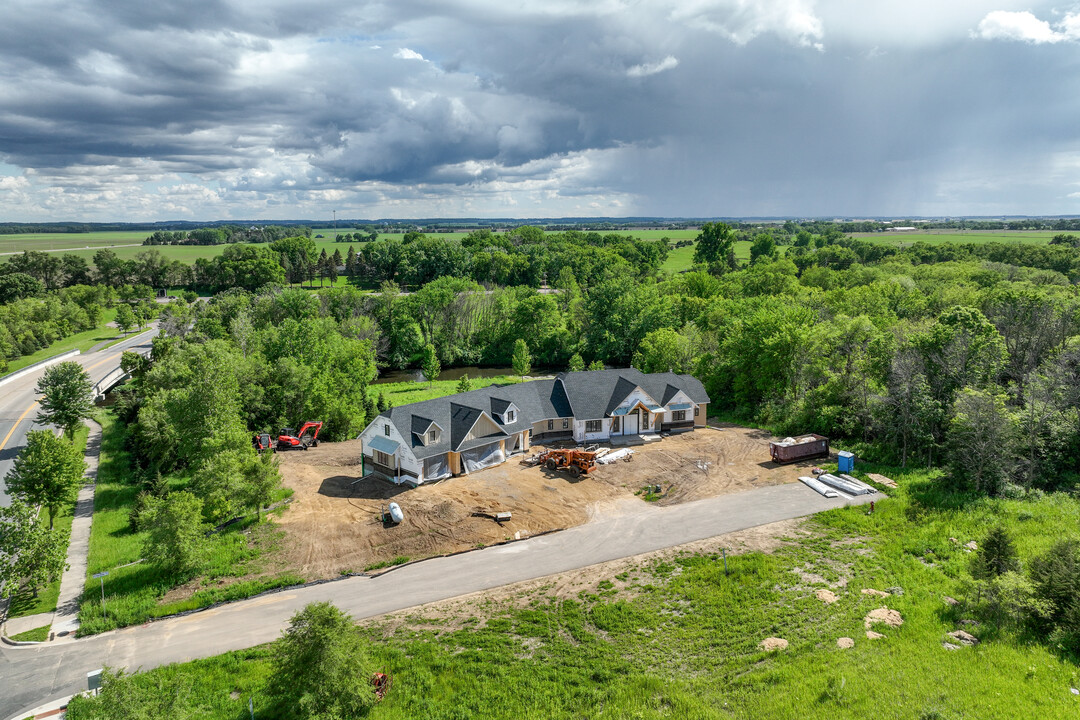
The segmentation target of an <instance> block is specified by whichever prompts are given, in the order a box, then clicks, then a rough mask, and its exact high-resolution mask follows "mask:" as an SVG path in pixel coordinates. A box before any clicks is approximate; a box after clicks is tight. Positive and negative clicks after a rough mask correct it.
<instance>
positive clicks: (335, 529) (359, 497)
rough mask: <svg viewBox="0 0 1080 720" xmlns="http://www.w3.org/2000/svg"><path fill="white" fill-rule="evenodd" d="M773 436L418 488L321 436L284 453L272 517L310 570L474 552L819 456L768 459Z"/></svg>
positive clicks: (315, 574)
mask: <svg viewBox="0 0 1080 720" xmlns="http://www.w3.org/2000/svg"><path fill="white" fill-rule="evenodd" d="M770 439H772V438H771V436H770V435H768V434H767V433H764V432H762V431H759V430H752V429H747V428H740V427H734V426H725V427H722V428H719V429H714V428H703V429H699V430H697V431H695V432H692V433H685V434H682V435H674V436H671V437H667V438H664V439H663V440H661V441H659V442H654V443H649V444H648V445H644V446H639V447H635V448H634V456H633V457H634V459H633V461H632V462H616V463H612V464H611V465H601V466H599V467H597V469H596V471H595V472H593V473H592V474H590V475H588V476H586V477H584V478H582V479H580V480H578V481H573V480H571V478H570V477H569V476H568V475H566V474H564V473H560V472H552V471H549V470H547V469H545V468H540V467H531V468H530V467H525V466H523V465H521V464H520V462H519V460H518V458H512V459H511V460H509V461H508V462H506V463H504V464H502V465H499V466H496V467H493V468H488V469H487V470H483V471H480V472H477V473H474V474H471V475H464V476H461V477H456V478H449V479H447V480H444V481H442V482H439V483H436V484H433V485H421V486H420V487H418V488H410V487H408V486H405V485H394V484H392V483H390V482H386V481H382V480H374V479H369V480H358V477H359V475H360V466H359V461H360V442H359V441H358V440H351V441H347V442H341V443H322V444H320V445H319V446H318V447H317V448H312V449H311V450H309V451H307V452H297V451H291V452H283V453H280V454H279V455H278V456H277V457H278V459H279V461H280V465H281V474H282V477H283V478H284V481H285V485H286V486H287V487H289V488H292V489H293V491H294V493H295V494H294V496H293V502H292V504H291V505H290V506H289V507H288V509H287V510H286V511H285V512H284V513H283V514H282V515H281V516H280V517H277V518H275V522H276V523H277V525H278V526H279V527H281V528H282V529H283V530H284V531H285V533H286V538H285V542H284V543H283V545H284V548H283V553H284V557H283V560H284V561H285V562H284V564H285V566H287V567H288V568H289V569H291V570H294V571H296V572H300V573H302V574H303V575H305V576H307V577H310V578H313V579H314V578H323V577H332V576H335V575H338V574H340V573H343V572H360V571H363V570H364V569H365V568H367V567H369V566H371V565H373V564H376V563H379V562H386V561H389V560H392V559H394V558H398V557H408V558H410V559H418V558H423V557H430V556H433V555H441V554H445V553H453V552H460V551H463V550H470V549H473V548H476V547H478V546H482V545H490V544H493V543H498V542H504V541H507V540H515V539H521V538H526V537H529V536H532V535H536V534H538V533H543V532H548V531H551V530H559V529H564V528H567V527H571V526H574V525H580V524H582V523H585V522H587V521H588V520H590V519H591V518H595V517H604V516H611V515H612V514H618V513H621V512H625V511H627V510H631V509H637V508H640V507H641V504H642V503H643V502H644V501H643V500H642V499H641V498H639V497H636V496H635V495H634V493H635V492H637V491H639V490H641V488H643V487H644V486H646V485H657V484H659V485H662V486H663V488H664V490H665V491H664V493H663V495H662V497H661V499H660V500H659V501H658V503H657V504H659V505H671V504H676V503H680V502H687V501H691V500H697V499H701V498H705V497H711V496H715V495H721V494H725V493H731V492H738V491H741V490H747V489H750V488H754V487H762V486H767V485H778V484H783V483H788V482H795V481H796V480H797V478H798V476H799V475H804V474H806V473H807V472H808V468H809V467H811V466H812V465H813V462H806V463H797V464H794V465H787V466H778V465H776V464H774V463H772V462H771V461H770V460H769V450H768V443H769V440H770ZM390 501H394V502H397V503H398V504H399V505H400V506H401V509H402V511H403V513H404V515H405V520H404V522H402V523H401V524H400V525H397V526H387V525H384V524H383V522H382V521H381V520H380V519H379V518H380V515H381V513H382V512H383V511H384V510H385V508H386V506H387V505H388V504H389V502H390ZM476 512H486V513H495V512H510V513H512V518H511V520H510V521H509V522H506V523H503V524H502V525H499V524H497V523H496V522H495V521H494V520H492V519H489V518H485V517H477V516H474V513H476Z"/></svg>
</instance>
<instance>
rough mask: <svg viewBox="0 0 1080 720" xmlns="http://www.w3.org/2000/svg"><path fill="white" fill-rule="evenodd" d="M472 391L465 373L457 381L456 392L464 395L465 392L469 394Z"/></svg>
mask: <svg viewBox="0 0 1080 720" xmlns="http://www.w3.org/2000/svg"><path fill="white" fill-rule="evenodd" d="M472 389H473V388H472V381H471V380H469V374H468V373H465V374H464V375H462V376H461V379H460V380H458V384H457V391H458V392H459V393H466V392H469V391H470V390H472Z"/></svg>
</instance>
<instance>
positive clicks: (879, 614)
mask: <svg viewBox="0 0 1080 720" xmlns="http://www.w3.org/2000/svg"><path fill="white" fill-rule="evenodd" d="M874 623H885V624H886V625H888V626H889V627H900V626H901V625H903V624H904V619H903V618H902V617H900V613H898V612H897V611H895V610H890V609H889V608H887V607H880V608H877V609H876V610H871V611H870V612H869V613H867V615H866V617H865V618H863V625H864V626H865V627H866V629H867V630H869V629H870V626H871V625H873V624H874Z"/></svg>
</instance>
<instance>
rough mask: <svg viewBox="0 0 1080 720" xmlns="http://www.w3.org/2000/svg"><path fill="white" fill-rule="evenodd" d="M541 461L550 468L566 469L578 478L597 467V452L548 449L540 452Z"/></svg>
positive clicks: (571, 475) (573, 476)
mask: <svg viewBox="0 0 1080 720" xmlns="http://www.w3.org/2000/svg"><path fill="white" fill-rule="evenodd" d="M540 462H541V463H543V464H544V466H545V467H546V468H547V469H548V470H566V471H567V472H568V473H570V477H572V478H578V477H581V476H582V475H587V474H589V473H591V472H592V471H593V470H595V469H596V453H594V452H589V451H587V450H548V451H547V452H544V453H541V454H540Z"/></svg>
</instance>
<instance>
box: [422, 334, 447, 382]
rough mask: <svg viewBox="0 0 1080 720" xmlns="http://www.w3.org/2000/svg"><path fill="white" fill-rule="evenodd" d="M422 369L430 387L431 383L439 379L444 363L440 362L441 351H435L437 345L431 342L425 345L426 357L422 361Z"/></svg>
mask: <svg viewBox="0 0 1080 720" xmlns="http://www.w3.org/2000/svg"><path fill="white" fill-rule="evenodd" d="M420 369H421V370H422V371H423V373H424V378H425V379H426V380H427V381H428V387H431V383H433V382H435V381H436V380H438V379H439V373H441V372H442V365H441V364H440V363H439V353H438V352H436V351H435V346H434V345H432V344H431V343H428V344H427V345H425V346H424V359H423V360H422V361H421V363H420Z"/></svg>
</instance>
